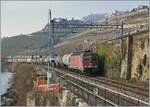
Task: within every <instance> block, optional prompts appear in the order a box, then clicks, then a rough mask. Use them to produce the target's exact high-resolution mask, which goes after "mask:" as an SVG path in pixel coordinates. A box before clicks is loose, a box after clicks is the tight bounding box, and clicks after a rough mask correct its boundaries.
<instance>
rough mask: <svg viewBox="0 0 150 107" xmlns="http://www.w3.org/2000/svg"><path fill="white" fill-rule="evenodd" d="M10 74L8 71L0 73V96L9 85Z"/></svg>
mask: <svg viewBox="0 0 150 107" xmlns="http://www.w3.org/2000/svg"><path fill="white" fill-rule="evenodd" d="M11 78H12V73H11V72H8V69H4V71H3V72H0V95H2V94H4V93H5V92H6V90H7V89H8V88H9V87H10V85H11Z"/></svg>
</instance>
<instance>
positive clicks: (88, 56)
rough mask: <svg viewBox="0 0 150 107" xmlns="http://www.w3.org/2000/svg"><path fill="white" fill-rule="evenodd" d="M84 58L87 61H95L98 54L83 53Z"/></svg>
mask: <svg viewBox="0 0 150 107" xmlns="http://www.w3.org/2000/svg"><path fill="white" fill-rule="evenodd" d="M83 60H85V61H95V60H96V54H93V53H86V54H83Z"/></svg>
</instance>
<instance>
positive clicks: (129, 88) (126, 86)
mask: <svg viewBox="0 0 150 107" xmlns="http://www.w3.org/2000/svg"><path fill="white" fill-rule="evenodd" d="M61 70H62V69H61ZM69 73H70V74H73V75H78V76H80V77H83V78H89V79H90V80H92V81H95V82H96V83H99V84H104V85H107V86H111V87H115V88H117V89H120V90H122V91H123V90H124V91H130V92H132V93H135V94H138V95H141V96H145V97H149V89H147V88H144V87H140V86H134V85H131V84H127V83H124V82H120V81H117V80H112V79H108V78H106V77H91V76H86V75H82V74H79V73H75V72H69Z"/></svg>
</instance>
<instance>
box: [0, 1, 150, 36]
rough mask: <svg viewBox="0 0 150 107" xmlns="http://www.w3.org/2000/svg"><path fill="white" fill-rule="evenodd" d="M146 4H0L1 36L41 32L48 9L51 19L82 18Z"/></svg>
mask: <svg viewBox="0 0 150 107" xmlns="http://www.w3.org/2000/svg"><path fill="white" fill-rule="evenodd" d="M138 5H149V2H148V0H146V1H143V0H141V1H2V2H1V34H2V35H1V36H2V37H8V36H15V35H18V34H20V33H21V32H22V33H23V34H28V33H32V32H34V31H38V30H41V29H42V28H43V27H44V25H45V24H46V23H47V21H48V9H50V8H51V9H52V17H66V18H71V17H75V18H78V19H80V18H82V17H83V16H86V15H88V14H90V13H112V12H114V11H115V10H131V9H132V8H134V7H137V6H138Z"/></svg>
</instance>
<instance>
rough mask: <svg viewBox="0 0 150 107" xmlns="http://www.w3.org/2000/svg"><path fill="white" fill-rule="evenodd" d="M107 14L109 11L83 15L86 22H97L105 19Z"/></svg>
mask: <svg viewBox="0 0 150 107" xmlns="http://www.w3.org/2000/svg"><path fill="white" fill-rule="evenodd" d="M105 16H107V13H102V14H93V13H92V14H90V15H87V16H85V17H83V18H82V19H83V21H84V22H85V23H97V22H98V21H99V20H104V19H105Z"/></svg>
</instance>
